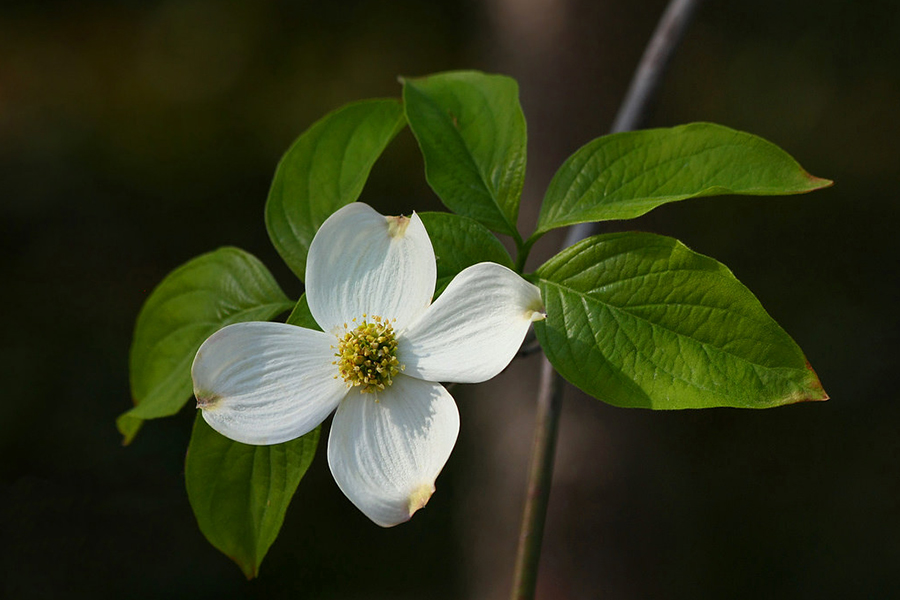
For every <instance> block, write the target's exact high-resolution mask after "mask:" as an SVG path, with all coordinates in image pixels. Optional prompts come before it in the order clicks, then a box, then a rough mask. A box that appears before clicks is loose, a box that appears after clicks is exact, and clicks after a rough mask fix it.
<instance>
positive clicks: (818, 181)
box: [806, 173, 834, 192]
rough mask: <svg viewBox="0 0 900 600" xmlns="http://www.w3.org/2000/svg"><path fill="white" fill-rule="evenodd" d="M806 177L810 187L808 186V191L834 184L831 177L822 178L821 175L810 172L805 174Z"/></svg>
mask: <svg viewBox="0 0 900 600" xmlns="http://www.w3.org/2000/svg"><path fill="white" fill-rule="evenodd" d="M806 176H807V178H809V183H810V185H811V186H812V187H810V189H809V191H811V192H812V191H814V190H821V189H824V188H827V187H831V186H833V185H834V181H832V180H831V179H823V178H822V177H816V176H815V175H812V174H810V173H807V174H806Z"/></svg>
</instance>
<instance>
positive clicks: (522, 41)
mask: <svg viewBox="0 0 900 600" xmlns="http://www.w3.org/2000/svg"><path fill="white" fill-rule="evenodd" d="M663 5H664V3H663V2H661V1H660V0H645V1H640V2H637V1H632V2H622V1H618V2H613V1H611V0H610V1H602V0H601V1H591V0H490V1H485V2H476V1H474V0H469V1H452V0H441V1H430V2H416V1H413V0H393V1H390V2H376V1H363V0H358V1H347V2H315V3H314V2H287V1H276V0H262V1H249V0H248V1H245V2H215V1H212V0H197V1H183V2H182V1H174V0H171V1H169V2H156V1H148V2H138V1H124V0H123V1H120V2H114V1H105V2H101V1H96V2H62V1H60V2H43V3H35V2H25V1H18V2H17V1H10V0H7V1H6V2H4V3H2V5H0V249H2V250H0V252H2V293H0V314H2V317H3V325H2V336H0V342H2V346H0V365H2V371H0V372H2V376H3V379H2V381H0V386H2V387H0V398H2V404H0V457H2V458H0V597H4V598H13V599H18V598H60V597H67V598H68V597H71V598H81V597H85V598H87V597H90V598H93V597H98V596H104V595H105V596H108V595H112V594H116V595H118V596H121V597H129V598H155V597H167V598H181V597H184V598H188V597H189V598H243V597H255V598H335V599H337V598H340V599H353V598H360V599H362V598H366V599H372V598H438V599H443V598H447V599H449V598H474V599H482V598H483V599H494V598H505V597H506V596H507V594H508V588H509V582H510V579H511V573H512V561H513V556H514V552H515V538H516V527H517V524H518V518H519V514H520V511H521V507H522V501H523V500H522V499H523V493H524V477H525V470H526V465H527V453H528V447H529V443H530V437H531V429H532V424H533V414H534V412H533V410H534V397H533V390H534V373H535V370H536V369H535V367H536V365H537V359H536V357H532V358H529V359H526V360H524V361H519V363H517V364H516V365H514V367H513V368H512V369H511V370H510V371H509V372H508V373H507V374H505V375H503V376H502V377H500V378H498V379H496V380H493V381H492V382H489V383H487V384H483V385H481V386H460V387H458V388H456V389H455V390H454V395H455V396H456V398H457V400H458V403H459V405H460V412H461V416H462V430H461V434H460V440H459V443H458V446H457V448H456V450H455V451H454V454H453V456H452V457H451V459H450V462H449V463H448V466H447V468H446V469H445V471H444V473H443V474H442V475H441V477H440V478H439V479H438V483H437V485H438V492H437V494H435V496H434V497H433V498H432V501H431V502H430V503H429V505H428V507H427V509H425V510H423V511H421V512H420V513H418V514H417V515H416V516H415V518H414V519H412V521H411V522H410V523H408V524H405V525H401V526H399V527H396V528H393V529H389V530H383V529H381V528H379V527H377V526H375V525H373V524H371V523H370V522H369V521H368V520H367V519H366V518H365V517H364V516H362V515H361V514H360V513H359V512H358V511H356V510H355V509H354V508H353V507H352V506H351V505H350V503H349V502H348V501H347V500H346V499H345V498H344V497H343V496H342V495H341V494H340V492H339V491H338V490H337V487H336V486H335V485H334V483H333V481H332V480H331V476H330V474H329V472H328V468H327V465H326V462H325V460H324V453H320V454H319V455H318V456H317V457H316V460H315V461H314V464H313V466H312V467H311V469H310V472H309V474H308V476H307V478H306V479H305V480H304V482H303V483H302V484H301V487H300V489H299V491H298V493H297V495H296V497H295V499H294V502H293V504H292V506H291V509H290V511H289V512H288V514H287V517H286V520H285V525H284V529H283V530H282V534H281V536H280V537H279V539H278V540H277V541H276V542H275V544H274V545H273V547H272V549H271V551H270V553H269V555H268V557H267V559H266V561H265V562H264V563H263V566H262V569H261V575H260V578H259V579H258V580H255V581H252V582H247V581H245V580H244V579H243V576H242V575H241V573H240V571H239V570H238V569H237V568H236V567H235V566H234V565H233V564H231V563H230V561H229V560H228V559H227V558H225V557H224V556H222V555H221V554H219V553H218V551H216V550H215V549H214V548H212V547H211V546H210V545H209V544H208V543H207V542H206V541H205V539H204V538H203V536H202V535H201V533H200V532H199V530H198V529H197V527H196V524H195V522H194V519H193V515H192V513H191V509H190V506H189V504H188V502H187V497H186V494H185V491H184V484H183V458H184V451H185V448H186V445H187V441H188V438H189V433H190V427H191V423H192V419H193V416H194V410H193V409H192V408H190V407H188V408H186V409H185V410H184V411H182V413H181V414H179V415H178V416H176V417H174V418H169V419H162V420H158V421H153V422H150V423H148V424H146V425H145V427H144V429H143V430H142V431H141V433H140V434H139V436H138V437H137V439H136V440H135V442H134V443H133V444H132V445H131V446H129V447H123V446H122V445H121V442H120V437H119V435H118V433H117V432H116V429H115V426H114V419H115V417H116V416H117V415H118V414H120V413H121V412H123V411H125V410H126V409H127V408H128V407H129V406H130V394H129V390H128V372H127V367H128V365H127V357H128V348H129V344H130V340H131V333H132V327H133V324H134V319H135V317H136V315H137V313H138V310H139V309H140V307H141V304H142V302H143V301H144V300H145V298H146V297H147V294H148V293H149V292H150V291H151V290H152V288H153V287H154V286H155V285H156V284H157V283H158V282H159V281H160V280H162V278H163V277H164V276H165V275H166V273H168V272H169V271H170V270H171V269H173V268H175V267H176V266H178V265H179V264H181V263H183V262H185V261H187V260H189V259H190V258H192V257H193V256H196V255H198V254H201V253H203V252H206V251H209V250H211V249H214V248H216V247H218V246H222V245H236V246H240V247H242V248H244V249H246V250H248V251H250V252H252V253H253V254H255V255H256V256H258V257H259V258H260V259H262V260H263V262H265V263H266V264H267V265H268V266H269V268H270V269H271V270H272V271H273V272H274V273H275V275H276V277H277V278H278V280H279V282H280V283H281V284H282V287H283V288H284V289H285V291H287V292H288V294H289V295H291V296H293V297H296V296H297V295H299V293H300V291H301V288H300V284H299V283H298V282H297V281H296V280H294V279H293V278H292V276H291V275H290V272H289V271H288V269H287V268H286V267H285V266H284V265H283V263H282V262H281V260H280V258H279V257H278V256H277V254H276V253H275V251H274V250H273V249H272V247H271V245H270V244H269V242H268V239H267V234H266V231H265V227H264V224H263V219H262V214H263V206H264V202H265V198H266V194H267V190H268V185H269V182H270V180H271V176H272V174H273V173H274V169H275V165H276V163H277V161H278V159H279V157H280V155H281V153H282V152H284V150H286V149H287V147H288V146H289V145H290V143H291V141H292V140H293V139H294V138H295V137H296V136H297V135H299V134H300V133H301V132H302V131H303V130H304V129H305V128H306V127H307V126H308V125H309V124H310V123H312V122H313V121H314V120H315V119H317V118H319V117H320V116H322V115H323V114H324V113H325V112H327V111H329V110H331V109H333V108H336V107H338V106H340V105H342V104H344V103H346V102H349V101H353V100H357V99H362V98H369V97H377V96H397V95H398V94H399V86H398V84H397V83H396V77H397V76H398V75H424V74H427V73H431V72H437V71H441V70H447V69H457V68H477V69H482V70H486V71H492V72H503V73H507V74H509V75H512V76H514V77H516V78H517V79H518V80H519V81H520V84H521V101H522V105H523V107H524V110H525V114H526V118H527V119H528V125H529V135H530V138H529V173H528V177H527V180H526V188H527V189H526V195H525V199H524V204H523V210H522V216H521V218H520V229H521V230H522V231H530V228H531V227H532V226H533V224H534V220H535V216H536V210H537V204H538V202H539V199H540V197H541V195H542V192H543V189H544V188H545V187H546V184H547V183H548V181H549V179H550V177H551V176H552V174H553V172H554V170H555V168H556V167H557V166H558V165H559V164H560V163H561V162H562V161H563V160H564V159H565V157H566V156H567V155H568V154H570V153H572V152H573V151H575V150H576V149H577V148H578V147H579V146H580V145H582V144H583V143H585V142H587V141H588V140H590V139H592V138H594V137H596V136H598V135H600V134H602V133H604V132H605V130H606V129H607V128H608V127H609V124H610V123H611V121H612V118H613V115H614V114H615V109H616V106H617V104H618V102H619V100H620V99H621V97H622V96H623V94H624V91H625V89H626V86H627V83H628V79H629V77H630V74H631V72H632V70H633V68H634V66H635V65H636V63H637V61H638V59H639V57H640V54H641V52H642V49H643V46H644V44H645V43H646V40H647V39H648V37H649V35H650V33H651V31H652V29H653V27H654V25H655V22H656V19H657V18H658V15H659V14H660V13H661V11H662V8H663ZM898 60H900V5H898V3H896V2H893V1H883V2H876V1H869V2H865V1H858V0H857V1H852V0H784V1H775V0H760V1H757V2H721V1H716V0H710V1H709V2H707V3H706V4H705V5H704V6H703V7H702V8H701V10H700V12H699V13H698V15H697V20H696V22H695V23H694V24H693V26H692V27H691V29H690V30H689V32H688V37H687V39H686V41H685V43H684V45H683V46H682V48H681V49H680V51H679V53H678V55H677V57H676V59H675V60H674V62H673V64H672V65H671V69H670V71H669V74H668V77H667V79H666V81H665V83H664V85H663V86H662V89H661V95H660V98H659V101H658V102H657V103H656V104H655V106H654V110H653V111H652V113H651V114H650V115H649V118H648V122H647V125H648V126H669V125H675V124H680V123H685V122H689V121H695V120H706V121H714V122H718V123H722V124H725V125H729V126H731V127H735V128H738V129H743V130H747V131H750V132H752V133H755V134H758V135H761V136H763V137H766V138H767V139H769V140H771V141H773V142H775V143H777V144H779V145H780V146H782V147H783V148H785V149H786V150H787V151H789V152H790V153H791V154H793V155H794V156H795V157H796V158H797V159H798V160H799V161H800V162H801V163H802V164H803V165H804V167H806V168H807V169H808V170H809V171H810V172H811V173H813V174H815V175H818V176H821V177H827V178H830V179H833V180H835V182H836V184H835V186H834V187H833V188H830V189H827V190H824V191H821V192H817V193H814V194H810V195H806V196H797V197H788V198H708V199H702V200H694V201H689V202H684V203H679V204H675V205H669V206H666V207H663V208H660V209H658V210H656V211H654V212H653V213H651V214H650V215H647V216H646V217H643V218H642V219H640V220H638V221H636V222H630V223H625V224H621V225H619V227H620V228H621V227H625V228H639V229H643V230H648V231H654V232H658V233H662V234H666V235H673V236H676V237H678V238H680V239H682V240H683V241H684V242H685V243H687V244H688V245H689V246H691V247H692V248H693V249H695V250H697V251H699V252H702V253H705V254H709V255H711V256H714V257H716V258H717V259H719V260H720V261H722V262H724V263H725V264H727V265H728V266H729V267H731V268H732V270H733V271H734V272H735V274H736V275H737V276H738V277H739V278H740V279H741V280H742V281H743V282H744V283H745V284H747V285H748V286H749V287H750V289H752V290H754V292H755V293H756V294H757V295H758V297H759V298H760V300H761V301H762V302H763V304H764V305H765V306H766V307H767V309H768V310H769V311H770V313H771V314H772V315H773V316H774V317H775V318H776V319H777V320H778V321H779V322H780V323H781V324H782V325H783V326H784V327H785V329H787V330H788V332H789V333H791V334H792V335H793V336H794V338H795V339H796V340H797V341H798V343H799V344H800V345H801V346H802V347H803V349H804V350H805V352H806V354H807V356H808V358H809V359H810V361H811V363H812V364H813V365H814V367H815V368H816V370H817V372H818V373H819V375H820V377H821V379H822V382H823V384H824V386H825V389H826V390H827V391H828V392H829V394H830V395H831V397H832V399H831V400H830V401H828V402H826V403H813V404H803V405H797V406H790V407H784V408H778V409H772V410H767V411H759V412H752V411H738V410H726V409H722V410H708V411H702V412H701V411H694V412H691V411H686V412H672V413H658V412H649V411H640V410H633V411H629V410H623V409H616V408H612V407H609V406H606V405H604V404H602V403H600V402H598V401H596V400H593V399H590V398H588V397H585V396H584V395H582V394H580V393H578V392H577V391H576V390H574V389H569V390H567V394H566V398H565V406H564V413H563V423H562V428H561V439H560V447H559V450H558V454H557V470H556V477H555V480H554V488H553V493H552V496H551V506H550V517H549V521H548V529H547V538H546V543H545V546H544V556H543V562H542V568H541V572H540V581H539V597H540V598H544V599H563V598H566V599H568V598H573V599H575V598H578V599H581V598H585V599H587V598H597V597H604V598H611V599H618V598H623V599H626V598H627V599H631V598H847V597H855V598H864V597H867V598H886V597H890V596H892V595H895V596H896V595H900V578H898V577H897V574H896V573H897V571H896V569H897V564H900V500H898V498H900V479H898V470H900V469H898V459H900V434H898V424H900V403H898V400H900V399H898V393H897V392H896V385H895V384H894V383H893V380H894V379H893V378H894V375H895V373H896V371H897V368H898V350H897V348H898V343H900V334H898V318H897V306H898V300H900V298H898V296H900V294H898V284H900V278H898V276H897V258H898V254H900V253H898V250H900V242H898V236H897V234H896V229H897V225H898V223H900V220H898V213H900V208H898V202H897V193H896V192H895V190H897V189H898V188H900V169H898V166H900V122H898V121H900V111H898V108H900V76H898V75H900V71H898V69H900V63H898ZM362 199H363V200H365V201H367V202H369V203H370V204H373V205H374V206H375V207H376V208H378V209H379V210H381V211H382V212H385V213H398V212H407V213H408V212H409V211H411V210H412V209H416V210H426V209H434V208H437V207H438V204H437V201H436V199H435V197H434V195H433V193H432V192H431V191H430V189H429V188H428V187H427V185H426V184H425V181H424V177H423V175H422V164H421V158H420V157H419V155H418V153H417V149H416V146H415V143H414V141H413V139H412V136H411V135H410V134H409V132H408V131H405V132H403V133H402V134H401V135H400V136H399V137H398V138H397V140H396V141H395V142H394V143H393V144H392V146H391V147H390V148H389V149H388V150H387V152H386V154H385V155H384V157H383V158H382V159H381V160H380V161H379V163H378V164H377V165H376V167H375V169H374V171H373V173H372V177H371V179H370V182H369V184H368V186H367V188H366V190H365V191H364V193H363V197H362ZM558 243H559V239H558V238H553V236H548V237H547V239H546V240H545V241H543V242H542V243H541V244H539V245H538V247H537V248H536V250H535V257H534V259H533V260H534V261H535V262H534V264H532V265H531V266H537V264H539V261H540V260H541V258H542V257H546V256H549V255H550V254H551V253H552V252H553V251H554V250H555V248H556V245H557V244H558Z"/></svg>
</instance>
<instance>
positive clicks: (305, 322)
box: [286, 294, 322, 331]
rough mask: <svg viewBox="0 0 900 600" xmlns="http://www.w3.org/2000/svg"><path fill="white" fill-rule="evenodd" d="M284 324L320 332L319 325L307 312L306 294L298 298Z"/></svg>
mask: <svg viewBox="0 0 900 600" xmlns="http://www.w3.org/2000/svg"><path fill="white" fill-rule="evenodd" d="M286 323H287V324H289V325H296V326H297V327H306V328H307V329H315V330H316V331H322V328H321V327H319V324H318V323H316V320H315V319H314V318H313V316H312V313H311V312H310V311H309V303H308V302H307V301H306V294H303V295H302V296H300V300H298V301H297V304H296V305H295V306H294V310H292V311H291V314H290V315H289V316H288V318H287V321H286Z"/></svg>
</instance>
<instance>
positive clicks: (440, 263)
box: [418, 212, 515, 292]
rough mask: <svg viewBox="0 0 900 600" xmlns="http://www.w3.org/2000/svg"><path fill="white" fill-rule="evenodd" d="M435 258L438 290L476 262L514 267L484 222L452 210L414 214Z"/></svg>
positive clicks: (504, 249) (507, 253) (501, 245)
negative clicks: (426, 232) (425, 234)
mask: <svg viewBox="0 0 900 600" xmlns="http://www.w3.org/2000/svg"><path fill="white" fill-rule="evenodd" d="M418 215H419V217H421V219H422V222H423V223H424V224H425V229H426V230H427V231H428V237H430V238H431V245H432V246H434V255H435V258H436V259H437V286H436V288H435V289H436V291H437V292H440V291H442V290H443V289H444V288H445V287H447V284H448V283H450V281H451V280H452V279H453V278H454V277H456V275H457V273H459V272H460V271H462V270H463V269H465V268H466V267H471V266H472V265H475V264H478V263H480V262H495V263H497V264H500V265H503V266H505V267H509V268H510V269H514V268H515V267H514V265H513V261H512V259H511V258H510V257H509V252H507V251H506V248H504V247H503V244H501V243H500V240H498V239H497V237H496V236H494V234H493V233H491V232H490V230H488V229H487V228H486V227H485V226H484V225H482V224H480V223H479V222H478V221H475V220H473V219H469V218H468V217H461V216H459V215H454V214H452V213H442V212H423V213H418Z"/></svg>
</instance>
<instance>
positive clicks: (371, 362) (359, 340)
mask: <svg viewBox="0 0 900 600" xmlns="http://www.w3.org/2000/svg"><path fill="white" fill-rule="evenodd" d="M355 323H356V319H353V323H352V324H355ZM344 327H347V324H346V323H345V324H344ZM348 329H349V328H348ZM334 355H335V356H336V357H337V360H335V361H333V362H332V364H334V365H337V366H338V371H339V372H340V374H341V377H343V378H344V381H346V382H347V383H348V384H349V385H350V386H351V387H355V386H358V387H359V388H360V390H359V391H360V393H363V394H367V393H371V392H378V391H381V390H383V389H385V388H386V387H388V386H389V385H391V383H393V380H394V376H395V375H397V373H399V372H400V371H401V370H402V369H403V365H401V364H400V361H399V360H397V338H396V337H395V335H394V327H393V326H392V325H391V324H390V322H389V321H388V320H387V319H383V318H382V317H378V316H373V317H371V319H369V317H368V316H367V315H363V322H362V325H358V326H356V327H355V328H354V329H351V330H349V331H347V333H345V334H344V336H343V337H339V338H338V346H337V352H335V353H334ZM336 377H337V376H335V378H336Z"/></svg>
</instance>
